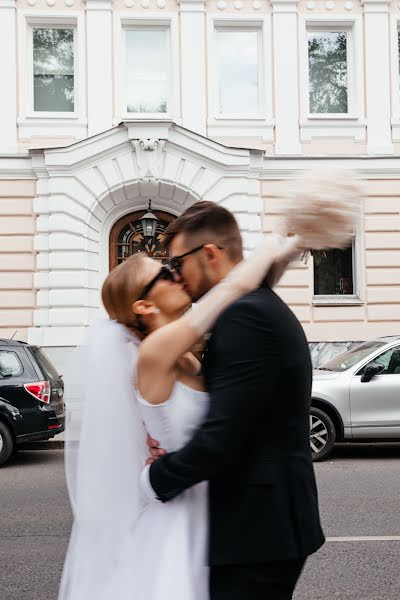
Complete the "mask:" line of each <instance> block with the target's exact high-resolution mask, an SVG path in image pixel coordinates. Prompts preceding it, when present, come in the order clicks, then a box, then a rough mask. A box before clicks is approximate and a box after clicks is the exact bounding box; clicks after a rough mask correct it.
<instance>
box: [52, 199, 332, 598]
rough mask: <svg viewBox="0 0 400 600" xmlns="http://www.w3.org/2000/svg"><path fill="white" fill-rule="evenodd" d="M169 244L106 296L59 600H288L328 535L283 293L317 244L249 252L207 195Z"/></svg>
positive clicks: (305, 377)
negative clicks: (278, 287)
mask: <svg viewBox="0 0 400 600" xmlns="http://www.w3.org/2000/svg"><path fill="white" fill-rule="evenodd" d="M318 226H319V227H321V223H319V224H318ZM295 233H296V232H295ZM165 243H166V247H167V248H168V252H169V256H170V259H169V262H170V265H162V264H161V263H160V262H158V261H156V260H153V259H151V258H149V257H147V256H145V255H144V254H136V255H134V256H132V257H130V258H129V259H128V260H126V261H125V262H124V263H123V264H121V265H119V266H118V267H116V268H115V269H113V270H112V271H111V272H110V274H109V275H108V277H107V279H106V280H105V282H104V285H103V288H102V300H103V304H104V306H105V309H106V310H107V313H108V315H109V317H110V320H108V321H104V322H102V323H99V324H97V325H95V326H94V327H93V328H92V330H91V333H90V341H89V346H88V351H87V353H88V357H87V364H86V366H85V377H86V383H85V390H84V395H85V416H84V418H83V424H82V430H81V433H80V442H79V447H78V448H76V446H74V447H72V446H71V448H70V450H69V449H68V448H69V447H68V444H67V449H66V461H67V480H68V486H69V492H70V496H71V504H72V508H73V512H74V525H73V529H72V534H71V539H70V544H69V549H68V553H67V558H66V562H65V566H64V573H63V578H62V583H61V589H60V595H59V600H289V599H291V598H292V595H293V591H294V588H295V585H296V582H297V580H298V578H299V576H300V573H301V571H302V569H303V567H304V564H305V562H306V559H307V557H308V556H309V555H310V554H312V553H314V552H315V551H316V550H318V548H320V547H321V545H322V544H323V543H324V535H323V532H322V530H321V525H320V519H319V511H318V499H317V488H316V483H315V477H314V471H313V465H312V460H311V453H310V445H309V409H310V397H311V383H312V367H311V361H310V354H309V349H308V344H307V340H306V338H305V335H304V332H303V329H302V327H301V325H300V323H299V322H298V320H297V319H296V317H295V316H294V314H293V313H292V312H291V310H290V309H289V308H288V306H287V305H286V304H285V303H284V302H283V301H282V300H281V299H280V297H279V296H278V295H276V294H275V293H274V291H273V286H274V285H275V284H276V283H277V281H278V280H279V278H280V276H281V275H282V273H283V272H284V270H285V268H286V267H287V265H288V264H289V262H290V261H292V260H294V259H295V258H297V257H298V256H299V255H300V254H301V253H302V251H303V250H304V249H306V248H307V247H308V246H307V240H305V239H303V238H302V237H301V236H300V235H294V236H290V237H281V236H279V235H269V236H265V237H264V240H263V242H262V243H261V245H260V246H259V247H258V248H257V249H256V251H255V252H254V253H253V255H252V256H250V257H249V258H247V259H246V260H244V259H243V253H242V240H241V235H240V231H239V228H238V225H237V223H236V221H235V218H234V216H233V215H232V214H231V213H230V212H229V211H228V210H226V209H225V208H223V207H221V206H219V205H217V204H214V203H212V202H206V201H202V202H197V203H195V204H194V205H192V206H191V207H190V208H189V209H188V210H186V212H185V213H184V214H183V215H182V216H181V217H179V218H178V219H176V220H175V221H174V222H173V223H171V224H170V225H169V227H168V229H167V230H166V240H165ZM192 302H196V304H195V305H194V306H193V307H192V309H191V310H188V308H189V307H190V305H191V304H192ZM204 339H207V342H206V347H205V349H204V352H203V354H202V356H203V358H202V361H201V362H200V361H199V360H198V358H197V357H196V352H192V349H193V348H195V347H196V344H197V346H198V344H199V342H201V341H202V340H204ZM146 436H150V438H151V439H149V438H147V439H148V443H149V445H150V446H153V447H152V453H153V459H154V457H156V459H155V460H153V461H151V460H149V461H148V463H152V464H148V465H147V466H146V467H144V465H145V462H146V457H147V455H148V454H149V450H148V448H147V447H146ZM154 440H157V442H154ZM158 444H159V446H160V448H158V447H156V448H154V446H157V445H158ZM69 452H71V454H69ZM73 452H75V454H74V455H73V456H72V453H73Z"/></svg>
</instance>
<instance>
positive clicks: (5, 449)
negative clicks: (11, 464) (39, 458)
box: [0, 421, 15, 467]
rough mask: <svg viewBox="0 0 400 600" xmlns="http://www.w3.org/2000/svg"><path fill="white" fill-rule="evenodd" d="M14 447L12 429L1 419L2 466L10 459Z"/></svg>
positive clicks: (0, 455) (0, 446)
mask: <svg viewBox="0 0 400 600" xmlns="http://www.w3.org/2000/svg"><path fill="white" fill-rule="evenodd" d="M14 448H15V442H14V438H13V436H12V433H11V431H10V430H9V428H8V427H7V425H5V423H2V422H1V421H0V467H1V465H4V463H6V462H7V461H8V459H9V458H10V456H11V454H12V453H13V451H14Z"/></svg>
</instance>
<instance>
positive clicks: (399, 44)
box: [397, 31, 400, 91]
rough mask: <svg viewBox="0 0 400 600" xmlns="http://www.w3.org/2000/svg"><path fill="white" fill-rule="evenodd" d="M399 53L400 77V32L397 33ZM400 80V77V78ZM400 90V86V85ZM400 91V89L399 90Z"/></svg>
mask: <svg viewBox="0 0 400 600" xmlns="http://www.w3.org/2000/svg"><path fill="white" fill-rule="evenodd" d="M397 51H398V59H397V60H398V70H399V76H400V31H398V32H397ZM399 79H400V77H399ZM399 88H400V85H399ZM399 91H400V89H399Z"/></svg>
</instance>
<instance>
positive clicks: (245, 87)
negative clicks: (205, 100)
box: [216, 28, 263, 115]
mask: <svg viewBox="0 0 400 600" xmlns="http://www.w3.org/2000/svg"><path fill="white" fill-rule="evenodd" d="M260 34H261V30H260V29H250V28H249V29H246V30H238V29H237V28H236V29H228V28H221V29H217V30H216V50H217V87H218V93H217V96H218V99H217V112H218V113H219V114H224V115H226V114H248V115H252V114H254V115H256V114H259V113H260V112H262V110H263V107H262V102H261V89H262V81H261V72H260V66H261V65H260V60H259V56H260V46H261V35H260Z"/></svg>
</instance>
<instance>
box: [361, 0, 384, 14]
mask: <svg viewBox="0 0 400 600" xmlns="http://www.w3.org/2000/svg"><path fill="white" fill-rule="evenodd" d="M390 1H391V0H361V6H362V7H363V9H364V13H367V14H368V13H375V14H376V13H384V14H387V13H389V4H390Z"/></svg>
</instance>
